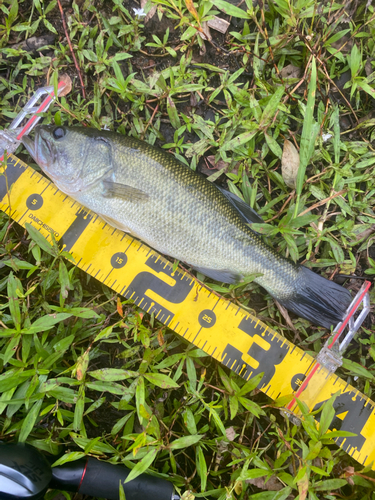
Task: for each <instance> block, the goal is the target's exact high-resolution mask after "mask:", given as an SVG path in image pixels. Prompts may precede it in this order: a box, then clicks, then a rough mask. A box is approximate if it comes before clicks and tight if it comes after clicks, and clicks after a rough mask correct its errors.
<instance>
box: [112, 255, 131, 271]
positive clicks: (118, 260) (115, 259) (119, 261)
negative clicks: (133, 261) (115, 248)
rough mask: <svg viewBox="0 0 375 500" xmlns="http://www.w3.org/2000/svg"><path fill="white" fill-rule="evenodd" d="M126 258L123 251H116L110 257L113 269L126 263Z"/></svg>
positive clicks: (119, 267)
mask: <svg viewBox="0 0 375 500" xmlns="http://www.w3.org/2000/svg"><path fill="white" fill-rule="evenodd" d="M127 261H128V258H127V256H126V254H124V252H117V253H115V254H113V255H112V257H111V266H112V267H114V268H115V269H121V268H122V267H124V266H125V264H126V263H127Z"/></svg>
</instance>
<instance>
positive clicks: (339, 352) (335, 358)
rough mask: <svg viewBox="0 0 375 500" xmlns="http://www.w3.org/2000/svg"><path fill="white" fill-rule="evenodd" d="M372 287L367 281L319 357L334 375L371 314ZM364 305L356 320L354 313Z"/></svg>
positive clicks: (321, 363) (319, 360)
mask: <svg viewBox="0 0 375 500" xmlns="http://www.w3.org/2000/svg"><path fill="white" fill-rule="evenodd" d="M370 286H371V283H370V282H369V281H365V282H364V284H363V285H362V287H361V289H360V290H359V292H358V293H357V295H356V296H355V297H354V299H353V300H352V302H351V304H350V306H349V307H348V309H347V311H346V315H345V319H344V320H343V321H341V323H339V324H338V325H337V326H336V328H335V329H334V331H333V337H330V338H329V339H328V340H327V342H326V343H325V345H324V347H323V348H322V350H321V351H320V353H319V354H318V357H317V362H318V363H319V364H320V365H322V366H324V367H325V368H327V369H328V370H329V371H330V372H332V373H334V372H335V371H336V369H337V368H338V367H339V366H341V365H342V358H343V354H344V352H345V351H346V349H347V348H348V345H349V344H350V342H351V341H352V340H353V337H354V335H355V334H356V333H357V331H358V330H359V328H360V327H361V325H362V323H363V322H364V320H365V318H366V316H367V315H368V313H369V312H370V296H369V294H368V290H369V288H370ZM361 304H363V309H362V311H361V312H360V314H359V316H358V318H357V319H356V320H354V313H355V312H356V311H357V310H358V308H359V306H360V305H361ZM347 325H348V326H349V331H348V333H347V334H346V335H345V337H344V339H343V340H342V342H341V343H339V342H338V341H339V339H340V337H341V334H342V332H343V331H344V329H345V327H346V326H347Z"/></svg>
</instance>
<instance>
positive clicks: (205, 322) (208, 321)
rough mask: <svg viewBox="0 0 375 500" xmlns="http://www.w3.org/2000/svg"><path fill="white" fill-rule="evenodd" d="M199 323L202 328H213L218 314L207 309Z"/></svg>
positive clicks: (200, 316)
mask: <svg viewBox="0 0 375 500" xmlns="http://www.w3.org/2000/svg"><path fill="white" fill-rule="evenodd" d="M198 322H199V324H200V325H201V327H202V328H211V327H212V326H214V324H215V323H216V314H215V313H214V312H213V311H210V309H205V310H204V311H202V312H201V313H200V314H199V316H198Z"/></svg>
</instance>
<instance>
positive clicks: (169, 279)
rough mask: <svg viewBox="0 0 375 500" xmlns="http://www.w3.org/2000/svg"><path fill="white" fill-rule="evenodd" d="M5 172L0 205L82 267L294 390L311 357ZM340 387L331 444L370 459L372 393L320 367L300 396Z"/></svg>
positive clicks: (98, 223) (29, 180)
mask: <svg viewBox="0 0 375 500" xmlns="http://www.w3.org/2000/svg"><path fill="white" fill-rule="evenodd" d="M4 174H5V175H1V176H0V200H1V202H0V203H1V204H0V208H1V210H3V211H4V212H6V213H8V214H9V215H10V216H11V217H12V219H14V220H15V221H17V222H18V223H19V224H21V225H23V226H24V225H25V223H26V222H29V223H30V224H32V225H33V226H34V227H36V228H38V229H39V231H40V232H41V233H42V234H43V235H44V236H45V237H46V238H47V239H48V238H50V237H51V235H50V232H51V231H52V232H53V233H54V235H55V237H56V239H57V240H58V241H59V243H60V245H62V247H63V249H64V250H65V251H68V252H70V253H71V254H72V255H73V257H74V259H75V261H76V264H77V266H78V267H79V268H81V269H83V270H84V271H85V272H86V273H88V274H90V275H91V276H94V277H95V278H96V279H98V280H99V281H101V282H102V283H104V284H105V285H107V286H108V287H110V288H112V289H113V290H115V291H116V292H117V293H119V294H120V295H123V296H124V297H126V298H128V299H132V300H134V302H135V303H136V305H137V306H139V307H141V308H142V309H143V310H144V311H146V312H147V313H154V314H155V317H156V318H157V319H158V320H159V321H161V322H162V323H164V324H165V325H167V326H168V327H169V328H171V329H172V330H174V331H175V332H176V333H178V334H179V335H181V336H182V337H183V338H185V339H186V340H188V341H189V342H192V343H193V344H194V345H196V346H197V347H199V348H200V349H202V350H203V351H205V352H206V353H207V354H208V355H210V356H212V357H213V358H215V359H217V360H218V361H220V362H221V363H223V364H224V365H225V366H227V367H228V368H230V369H231V370H233V371H234V372H235V373H237V374H238V375H240V376H241V377H243V378H244V379H246V380H248V379H249V378H250V377H254V376H255V375H257V374H258V373H262V372H263V373H264V375H263V377H262V380H261V382H260V385H259V388H260V389H261V390H262V391H263V392H264V393H265V394H267V395H268V396H269V397H271V398H273V399H277V398H279V397H281V396H286V395H289V394H292V393H293V392H295V391H297V390H298V388H299V387H300V385H301V383H302V382H303V380H304V379H305V378H306V376H307V375H308V373H309V372H310V370H311V369H312V367H313V366H314V364H315V360H314V358H312V357H311V356H309V355H308V354H306V353H305V352H303V351H302V350H301V349H299V348H298V347H296V346H295V345H293V344H291V343H290V342H288V341H287V340H285V339H284V338H283V337H282V336H281V335H279V334H278V333H276V332H275V331H273V330H271V329H270V328H269V327H268V326H266V325H265V324H264V323H262V322H261V321H260V320H258V319H257V318H256V317H254V316H252V315H251V314H249V313H248V312H246V311H245V310H244V309H242V308H241V307H238V306H235V305H234V304H232V303H231V302H230V301H228V300H226V299H224V298H222V297H219V296H218V295H216V294H215V293H214V292H213V291H211V290H210V289H209V288H206V287H205V286H203V285H201V284H200V283H198V282H197V281H196V280H194V279H192V278H191V276H189V275H188V274H187V273H184V272H183V271H182V270H180V269H177V270H176V271H173V266H172V265H171V263H170V262H168V261H167V260H166V259H164V258H163V257H161V256H160V255H159V254H158V253H157V252H155V251H154V250H151V249H150V248H149V247H147V246H146V245H144V244H143V243H142V242H140V241H138V240H135V239H134V238H132V237H131V236H129V235H127V234H125V233H122V232H121V231H118V230H117V229H114V228H113V227H111V226H109V225H108V224H106V223H105V222H104V221H103V220H102V219H101V218H100V217H98V216H97V215H96V214H93V213H89V212H87V210H86V209H84V208H83V207H82V206H81V205H79V204H78V203H77V202H75V201H73V200H72V199H71V198H69V197H68V196H66V195H65V194H63V193H62V192H61V191H59V190H58V189H57V188H56V187H55V186H54V185H53V184H52V182H51V181H49V180H48V179H46V178H45V177H43V176H42V175H40V174H39V173H38V172H36V171H35V170H33V169H31V168H30V167H28V166H27V165H26V164H24V163H23V162H21V161H20V160H19V159H17V158H16V157H14V156H10V157H9V159H8V163H7V167H6V170H5V172H4ZM8 186H9V187H11V188H10V194H9V193H7V187H8ZM338 391H341V394H340V395H339V397H337V398H336V401H335V404H334V407H335V411H336V416H335V418H334V420H333V422H332V426H331V427H332V428H334V429H337V430H342V431H349V432H353V433H355V434H357V435H356V436H354V437H347V438H342V437H340V438H337V439H336V443H337V444H338V445H339V446H340V447H341V448H343V449H344V450H345V451H346V452H347V453H349V454H350V455H351V456H352V457H353V458H354V459H356V460H357V461H358V462H360V463H362V464H364V465H369V464H370V463H371V462H373V460H374V459H375V433H374V429H375V411H374V408H375V404H374V403H373V402H372V401H371V400H370V399H369V398H367V397H366V396H364V395H363V394H361V393H360V392H359V391H357V390H356V389H355V388H354V387H352V386H350V385H349V384H346V383H345V382H344V381H343V380H342V379H340V378H339V377H337V376H336V375H334V374H331V373H329V372H328V371H327V370H326V369H325V368H323V367H322V368H320V369H319V370H318V371H317V373H316V374H315V375H314V378H313V379H312V382H310V383H309V384H308V385H307V387H306V389H305V390H304V391H303V393H302V394H301V395H300V399H301V400H302V401H304V402H305V403H306V404H307V405H308V407H309V409H311V410H316V409H318V408H319V407H320V406H321V405H322V404H323V403H324V402H325V401H326V400H328V399H329V398H330V397H331V395H332V394H334V393H337V392H338ZM373 469H374V470H375V465H374V466H373Z"/></svg>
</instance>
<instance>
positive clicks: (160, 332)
mask: <svg viewBox="0 0 375 500" xmlns="http://www.w3.org/2000/svg"><path fill="white" fill-rule="evenodd" d="M158 342H159V345H160V347H162V346H163V344H164V336H163V330H159V332H158Z"/></svg>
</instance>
